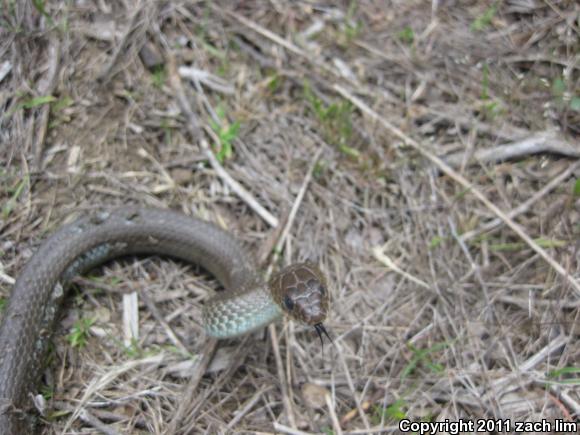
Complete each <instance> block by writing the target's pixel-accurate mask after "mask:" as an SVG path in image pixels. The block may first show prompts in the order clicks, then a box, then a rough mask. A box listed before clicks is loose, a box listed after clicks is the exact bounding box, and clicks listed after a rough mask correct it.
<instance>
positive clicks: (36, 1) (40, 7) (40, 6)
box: [32, 0, 52, 22]
mask: <svg viewBox="0 0 580 435" xmlns="http://www.w3.org/2000/svg"><path fill="white" fill-rule="evenodd" d="M44 3H45V2H44V0H32V4H33V5H34V7H35V8H36V10H37V11H38V12H40V13H41V14H42V15H44V16H45V17H46V18H48V20H49V21H51V22H52V18H51V16H50V15H48V12H46V9H44Z"/></svg>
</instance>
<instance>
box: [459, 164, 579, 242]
mask: <svg viewBox="0 0 580 435" xmlns="http://www.w3.org/2000/svg"><path fill="white" fill-rule="evenodd" d="M578 168H580V161H577V162H575V163H573V164H571V165H570V166H568V168H567V169H566V170H565V171H564V172H562V173H561V174H559V175H557V176H556V177H554V179H553V180H552V181H550V182H549V183H548V184H546V185H545V186H544V187H542V188H541V189H540V190H538V191H537V192H536V193H535V194H533V195H532V196H531V197H530V198H528V199H527V200H526V201H525V202H523V203H522V204H520V205H519V206H518V207H516V208H514V209H513V210H511V211H510V212H509V213H507V216H508V217H509V218H510V219H513V218H515V217H516V216H518V215H520V214H522V213H525V212H526V211H528V210H529V209H530V208H531V207H532V206H533V205H534V204H535V203H536V202H538V201H539V200H540V199H542V198H543V197H544V196H546V195H547V194H548V193H550V192H551V191H552V190H554V189H555V188H557V187H558V186H560V185H561V184H562V183H563V182H564V181H565V180H566V179H567V178H568V177H570V176H571V175H572V174H573V173H574V172H575V171H576V170H577V169H578ZM502 222H503V221H502V220H501V219H499V218H495V219H494V220H492V221H491V222H488V223H486V224H484V225H482V226H480V227H479V228H477V229H475V230H471V231H468V232H467V233H464V234H462V235H461V237H460V238H461V240H463V241H464V242H465V241H468V240H470V239H473V238H474V237H477V236H479V235H481V234H483V233H486V232H488V231H491V230H494V229H496V228H497V227H499V226H500V225H501V223H502Z"/></svg>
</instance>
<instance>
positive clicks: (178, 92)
mask: <svg viewBox="0 0 580 435" xmlns="http://www.w3.org/2000/svg"><path fill="white" fill-rule="evenodd" d="M167 57H168V61H167V69H168V77H169V84H170V85H171V87H172V88H173V93H174V94H175V96H176V97H177V101H178V103H179V106H180V108H181V111H182V112H183V114H184V115H185V117H186V123H185V126H186V127H187V129H188V130H189V134H191V139H192V141H193V142H194V143H196V142H198V141H199V138H200V137H201V130H200V128H199V121H198V119H197V116H196V115H195V113H194V112H193V110H192V108H191V105H190V104H189V100H188V99H187V97H186V96H185V90H184V89H183V84H182V82H181V77H180V76H179V73H178V72H177V65H176V64H175V57H174V56H173V55H172V54H171V53H170V52H169V51H168V55H167Z"/></svg>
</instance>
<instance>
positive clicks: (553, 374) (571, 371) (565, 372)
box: [547, 367, 580, 378]
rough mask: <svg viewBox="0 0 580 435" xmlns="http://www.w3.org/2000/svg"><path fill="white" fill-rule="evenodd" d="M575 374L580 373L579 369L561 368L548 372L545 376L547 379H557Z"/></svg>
mask: <svg viewBox="0 0 580 435" xmlns="http://www.w3.org/2000/svg"><path fill="white" fill-rule="evenodd" d="M576 373H580V367H562V368H561V369H557V370H551V371H549V372H548V374H547V376H548V377H549V378H557V377H560V376H562V375H571V374H576Z"/></svg>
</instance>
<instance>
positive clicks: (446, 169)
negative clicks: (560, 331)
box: [333, 84, 580, 295]
mask: <svg viewBox="0 0 580 435" xmlns="http://www.w3.org/2000/svg"><path fill="white" fill-rule="evenodd" d="M333 87H334V89H335V90H336V91H337V92H338V93H339V94H340V95H342V96H343V97H344V98H346V99H347V100H349V101H350V102H352V103H353V104H354V105H355V106H357V107H358V108H359V109H360V110H361V111H362V112H363V113H365V114H367V115H368V116H370V117H371V118H372V119H374V120H375V121H377V122H379V124H381V126H382V127H383V128H384V129H385V130H387V131H389V132H390V133H391V134H393V135H394V136H396V137H398V138H399V139H401V140H402V141H403V142H405V144H407V145H408V146H410V147H412V148H414V149H415V150H417V151H418V152H420V153H421V154H422V155H423V156H424V157H426V158H427V159H429V160H430V161H431V162H432V163H434V164H435V165H436V166H437V167H438V168H439V169H440V170H441V171H442V172H443V173H445V174H446V175H447V176H448V177H450V178H451V179H453V180H455V181H456V182H457V183H459V184H460V185H461V186H463V187H464V188H465V189H467V190H469V191H471V193H472V194H473V195H474V196H475V197H476V198H477V199H478V200H480V201H481V202H482V203H483V204H484V205H485V206H486V207H487V208H489V209H490V210H491V211H492V212H493V213H494V214H495V215H496V216H497V217H498V218H500V219H501V220H502V221H504V222H505V224H506V225H507V226H509V227H510V228H511V229H512V230H513V231H514V232H515V233H516V234H517V235H518V236H520V238H521V239H522V240H523V241H524V242H525V243H526V244H527V245H528V246H529V247H530V248H532V249H533V250H534V251H536V252H537V253H538V254H539V255H540V256H541V257H542V258H543V259H544V260H545V261H546V263H548V264H549V265H550V266H551V267H552V268H553V269H554V270H555V271H556V272H557V273H558V274H559V275H560V276H562V277H563V278H564V279H566V280H567V281H568V283H569V284H570V285H571V286H572V287H573V288H574V290H575V291H576V293H577V294H578V295H580V283H578V281H576V279H574V277H572V276H571V275H570V274H569V273H568V272H567V271H566V269H564V268H563V267H562V266H561V265H560V264H559V263H558V262H557V261H556V260H554V259H553V258H552V257H551V256H550V254H548V253H547V252H546V251H545V250H544V249H543V248H542V247H541V246H539V245H538V244H537V243H536V242H534V241H533V240H532V238H531V237H530V236H528V235H527V234H526V232H525V231H524V230H523V229H522V228H521V227H520V226H519V225H518V224H516V223H515V222H514V221H513V220H512V219H510V218H509V217H508V216H507V215H506V214H505V213H504V212H503V211H501V210H500V209H499V208H498V207H497V206H496V205H495V204H493V203H492V202H491V201H490V200H489V199H487V197H486V196H485V195H484V194H483V193H481V192H480V191H479V190H478V189H477V188H476V187H475V186H474V185H473V184H472V183H471V182H469V181H468V180H467V179H466V178H465V177H463V175H461V174H459V173H458V172H456V171H455V170H454V169H453V168H451V167H450V166H449V165H448V164H447V163H445V162H444V161H443V160H441V159H440V158H439V157H437V156H435V155H434V154H432V153H431V152H429V151H428V150H427V149H426V148H425V147H424V146H423V145H421V144H420V143H419V142H417V141H416V140H414V139H412V138H411V137H409V136H408V135H407V134H405V133H404V132H403V131H402V130H400V129H399V128H397V127H395V126H394V125H392V124H391V123H390V122H389V121H387V120H386V119H385V118H383V117H381V116H380V115H379V114H378V113H377V112H375V111H374V110H372V109H371V108H370V107H369V106H367V105H366V104H365V103H364V102H363V101H362V100H360V99H359V98H357V97H355V96H354V95H352V94H351V93H350V92H349V91H347V90H346V89H344V88H343V87H342V86H340V85H336V84H335V85H334V86H333Z"/></svg>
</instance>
